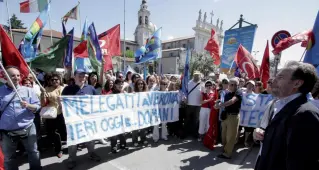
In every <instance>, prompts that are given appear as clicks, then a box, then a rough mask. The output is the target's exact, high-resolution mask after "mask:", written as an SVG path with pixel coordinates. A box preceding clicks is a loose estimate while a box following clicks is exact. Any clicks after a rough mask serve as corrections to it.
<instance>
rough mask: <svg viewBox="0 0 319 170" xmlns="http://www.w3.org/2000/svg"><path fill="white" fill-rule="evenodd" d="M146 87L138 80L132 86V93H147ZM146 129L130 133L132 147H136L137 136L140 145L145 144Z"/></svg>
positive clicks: (144, 83) (143, 82)
mask: <svg viewBox="0 0 319 170" xmlns="http://www.w3.org/2000/svg"><path fill="white" fill-rule="evenodd" d="M147 91H148V89H147V85H146V82H145V81H144V80H142V79H138V80H136V82H135V84H134V92H135V93H138V92H147ZM146 129H147V128H145V129H140V130H134V131H133V132H132V141H133V145H134V146H135V147H137V146H138V136H140V139H141V141H140V143H142V144H145V145H146V144H147V143H148V142H147V141H146Z"/></svg>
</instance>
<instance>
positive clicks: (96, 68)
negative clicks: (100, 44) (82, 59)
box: [87, 38, 102, 75]
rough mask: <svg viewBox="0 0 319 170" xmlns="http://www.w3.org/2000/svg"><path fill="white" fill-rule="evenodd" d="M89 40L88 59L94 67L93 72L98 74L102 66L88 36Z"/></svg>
mask: <svg viewBox="0 0 319 170" xmlns="http://www.w3.org/2000/svg"><path fill="white" fill-rule="evenodd" d="M88 39H89V40H88V41H87V42H88V43H87V48H88V53H89V59H90V62H91V66H92V68H93V69H94V71H95V72H97V73H98V75H100V71H101V67H102V63H101V62H99V61H98V60H97V59H96V57H95V54H96V52H95V51H94V48H92V44H91V41H90V38H88Z"/></svg>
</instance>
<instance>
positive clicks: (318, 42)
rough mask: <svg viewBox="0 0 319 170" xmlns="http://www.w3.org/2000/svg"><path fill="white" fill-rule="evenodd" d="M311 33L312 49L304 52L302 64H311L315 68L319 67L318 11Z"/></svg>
mask: <svg viewBox="0 0 319 170" xmlns="http://www.w3.org/2000/svg"><path fill="white" fill-rule="evenodd" d="M312 32H313V35H314V39H315V42H314V45H313V46H312V48H310V49H309V50H308V51H307V52H306V55H305V58H304V60H303V62H304V63H310V64H313V65H314V66H315V67H317V66H318V65H319V11H318V14H317V18H316V20H315V25H314V26H313V29H312Z"/></svg>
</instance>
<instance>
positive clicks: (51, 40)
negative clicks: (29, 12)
mask: <svg viewBox="0 0 319 170" xmlns="http://www.w3.org/2000/svg"><path fill="white" fill-rule="evenodd" d="M49 27H50V32H51V45H53V39H52V27H51V14H50V11H49Z"/></svg>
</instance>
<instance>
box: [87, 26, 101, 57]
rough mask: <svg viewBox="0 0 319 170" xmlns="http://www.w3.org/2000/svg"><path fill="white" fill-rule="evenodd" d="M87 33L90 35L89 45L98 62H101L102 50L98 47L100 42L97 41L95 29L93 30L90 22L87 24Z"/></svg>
mask: <svg viewBox="0 0 319 170" xmlns="http://www.w3.org/2000/svg"><path fill="white" fill-rule="evenodd" d="M88 35H89V36H90V39H89V41H90V43H91V47H92V49H93V51H94V53H95V58H96V59H97V60H98V61H99V62H102V51H101V47H100V43H99V38H98V36H97V34H96V31H95V27H94V23H92V24H91V25H90V26H89V30H88Z"/></svg>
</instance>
